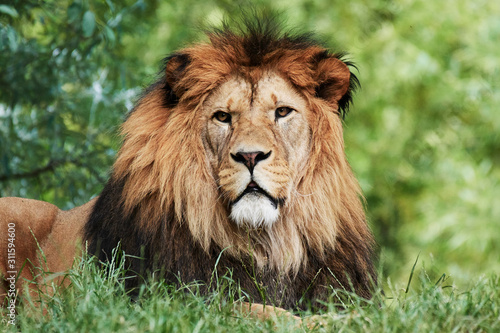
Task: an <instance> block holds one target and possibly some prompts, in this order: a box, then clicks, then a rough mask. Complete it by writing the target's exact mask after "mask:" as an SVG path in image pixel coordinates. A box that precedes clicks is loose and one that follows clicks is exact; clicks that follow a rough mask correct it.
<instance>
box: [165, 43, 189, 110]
mask: <svg viewBox="0 0 500 333" xmlns="http://www.w3.org/2000/svg"><path fill="white" fill-rule="evenodd" d="M165 60H166V64H165V80H166V83H167V87H166V90H167V91H168V92H169V95H170V96H167V99H168V104H171V105H175V104H177V102H178V100H179V98H181V96H182V94H183V92H184V89H183V88H182V86H181V85H180V84H179V82H180V81H181V78H182V77H183V75H184V71H185V69H186V67H187V66H188V64H189V56H188V55H187V54H184V53H176V54H173V55H171V56H169V57H168V58H166V59H165Z"/></svg>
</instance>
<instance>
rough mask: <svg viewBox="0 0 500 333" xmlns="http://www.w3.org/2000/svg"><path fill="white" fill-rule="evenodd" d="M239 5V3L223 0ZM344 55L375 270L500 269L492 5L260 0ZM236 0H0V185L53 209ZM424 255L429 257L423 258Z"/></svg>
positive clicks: (354, 153)
mask: <svg viewBox="0 0 500 333" xmlns="http://www.w3.org/2000/svg"><path fill="white" fill-rule="evenodd" d="M239 3H240V4H243V5H244V4H245V2H244V1H241V2H239ZM256 6H257V7H259V8H260V7H265V8H275V9H281V10H284V11H285V14H284V16H285V17H286V18H288V20H287V21H288V23H289V25H290V26H293V27H299V28H300V29H302V30H315V31H317V32H318V33H319V34H320V35H321V36H322V37H323V39H324V40H325V41H326V42H327V44H329V45H331V46H332V47H334V48H335V49H340V50H346V51H348V52H349V54H350V56H349V58H350V60H353V61H354V62H355V63H356V64H357V66H358V68H359V72H357V73H356V74H357V75H358V77H359V78H360V80H361V84H362V89H361V90H360V91H359V92H358V94H357V95H356V96H355V103H354V107H353V109H352V112H351V114H349V115H348V117H347V119H346V124H345V137H346V149H347V154H348V157H349V160H350V162H351V164H352V166H353V169H354V170H355V173H356V174H357V175H358V178H359V179H360V182H361V185H362V187H363V190H364V193H365V196H366V199H367V211H368V214H369V217H370V223H371V226H372V228H373V229H374V232H375V234H376V239H377V241H378V243H379V244H380V250H381V260H382V265H383V268H384V271H385V273H386V274H387V275H389V276H391V277H392V278H393V279H394V280H396V281H402V280H403V279H404V277H405V272H407V271H408V270H409V269H410V268H411V265H412V264H413V260H414V258H415V257H416V256H417V254H418V253H422V257H423V258H425V260H424V261H425V262H426V265H427V266H428V271H429V274H431V276H435V277H436V278H437V277H438V275H435V273H437V272H435V273H434V272H433V268H432V267H439V273H441V271H443V270H444V271H445V272H446V273H447V274H448V275H449V274H451V275H452V276H453V277H454V278H455V281H457V282H458V283H467V282H468V281H471V280H472V281H474V280H476V278H473V277H474V276H477V274H478V273H491V272H498V271H499V269H500V245H499V244H500V233H499V232H498V227H499V225H498V221H500V205H495V204H494V200H495V199H494V198H498V197H500V186H499V185H500V184H499V179H500V168H499V164H500V137H499V136H500V134H499V133H500V114H499V113H498V112H496V110H497V105H499V102H500V87H499V85H500V81H499V80H498V77H499V74H500V62H499V61H498V54H500V44H499V43H498V42H496V41H498V40H500V23H499V22H500V21H499V20H498V17H499V16H500V3H498V2H495V1H486V0H479V1H472V0H453V1H452V0H445V1H435V2H429V1H423V0H401V1H390V0H375V1H365V0H353V1H349V2H335V4H333V5H332V4H331V2H328V1H324V0H323V1H308V0H287V1H283V0H279V1H275V2H273V4H271V3H269V2H264V1H260V2H258V3H257V5H256ZM239 11H240V7H238V6H237V5H235V4H234V3H233V2H231V1H227V0H209V1H198V0H186V1H182V2H181V1H175V2H174V1H168V2H154V1H148V2H145V1H142V0H126V1H120V2H118V1H111V0H107V1H105V2H101V1H94V0H88V1H83V0H75V1H72V0H61V1H55V0H51V1H43V2H40V1H34V0H17V1H10V2H7V3H6V4H3V5H0V29H1V30H0V195H1V196H11V195H16V196H23V197H30V198H37V199H42V200H46V201H50V202H53V203H55V204H57V205H59V206H60V207H61V208H64V209H67V208H70V207H73V206H75V205H78V204H82V203H84V202H85V201H87V200H88V199H90V198H91V197H92V196H95V195H97V194H98V193H99V191H100V190H101V189H102V186H103V184H104V182H105V180H106V178H107V174H108V171H109V168H110V166H111V165H112V161H113V159H114V156H115V153H116V150H117V149H118V147H119V138H118V137H117V135H116V134H117V129H118V127H117V126H118V125H119V124H120V123H121V121H122V119H123V118H124V116H125V115H126V112H127V110H130V109H131V107H132V106H133V103H134V101H135V100H136V98H137V97H138V96H139V94H140V90H141V87H144V86H145V85H146V84H147V83H148V82H151V81H152V80H154V77H155V75H156V73H157V71H158V70H159V69H160V62H161V61H160V60H161V59H162V58H163V57H164V56H166V55H167V54H169V53H170V52H172V51H174V50H175V49H177V48H179V47H182V46H185V45H186V44H187V43H189V42H191V41H194V40H197V39H198V38H199V37H200V35H201V34H200V33H199V32H198V30H197V29H196V28H193V27H196V26H200V25H202V24H203V23H215V24H218V23H219V22H220V20H221V19H222V17H223V16H224V15H226V14H228V15H233V14H236V13H238V12H239ZM429 267H431V268H429Z"/></svg>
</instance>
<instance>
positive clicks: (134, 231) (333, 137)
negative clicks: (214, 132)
mask: <svg viewBox="0 0 500 333" xmlns="http://www.w3.org/2000/svg"><path fill="white" fill-rule="evenodd" d="M208 36H209V40H210V42H208V43H201V44H197V45H194V46H192V47H189V48H186V49H183V50H180V51H179V52H177V53H175V54H173V55H172V56H170V57H169V58H167V63H166V68H165V75H164V76H163V77H162V78H161V79H160V80H159V81H158V82H157V83H155V84H154V85H152V86H151V87H150V88H149V89H148V91H147V92H146V93H145V95H144V96H143V97H142V98H141V99H140V101H139V102H138V104H137V106H136V107H135V109H134V110H133V111H132V112H131V114H130V115H129V117H128V119H127V120H126V122H125V123H124V125H123V127H122V134H123V138H124V139H123V146H122V148H121V150H120V152H119V155H118V158H117V160H116V162H115V164H114V166H113V172H112V176H111V179H110V180H109V182H108V184H107V185H106V187H105V188H104V190H103V192H102V193H101V195H100V197H99V199H98V201H97V203H96V204H95V207H94V209H93V212H92V214H91V216H90V219H89V221H88V222H87V224H86V226H85V239H87V240H89V241H90V251H91V252H92V253H95V254H96V255H97V256H98V257H99V258H100V259H101V260H106V259H108V258H109V257H110V256H111V252H112V249H114V248H115V247H116V246H118V244H120V247H121V249H122V250H124V252H125V253H127V254H130V255H134V256H140V257H143V258H145V259H144V260H139V259H130V264H131V265H132V266H131V267H132V269H133V270H135V271H136V272H138V273H140V274H143V273H146V272H153V271H154V270H156V269H161V271H162V274H163V275H164V277H165V278H166V279H167V281H170V282H177V281H178V278H180V279H181V280H182V281H184V282H189V281H193V280H201V281H205V282H208V281H210V277H211V273H212V271H213V270H214V268H215V263H216V260H217V259H218V258H219V264H218V266H217V268H216V269H217V270H218V271H219V272H220V273H221V274H224V273H226V272H227V271H228V270H230V271H231V273H232V276H233V278H234V279H235V280H237V281H239V283H240V284H241V286H242V287H243V288H244V289H245V290H246V291H247V292H248V294H249V296H251V297H252V298H254V300H257V301H264V300H262V299H261V294H260V293H259V290H258V289H259V286H258V284H261V285H262V286H264V287H265V288H266V293H267V295H268V296H267V297H269V300H270V301H271V302H272V303H273V304H275V305H277V306H282V307H285V308H297V307H299V308H300V307H304V306H306V305H307V304H300V302H299V300H301V299H306V300H310V301H311V302H312V303H313V304H316V303H315V302H316V301H317V300H326V299H327V297H328V287H325V286H332V287H335V288H345V289H348V290H351V287H350V286H352V289H353V291H355V292H356V293H358V294H359V295H361V296H364V297H370V295H371V292H370V287H371V282H372V279H375V273H374V269H373V265H372V262H371V254H372V250H371V248H372V237H371V234H370V232H369V230H368V228H367V225H366V222H365V220H366V219H365V214H364V211H363V206H362V203H361V200H360V197H361V192H360V189H359V186H358V184H357V181H356V180H355V178H354V176H353V174H352V172H351V169H350V166H349V164H348V162H347V160H346V157H345V154H344V145H343V134H342V133H343V131H342V119H341V116H342V115H343V113H345V111H346V110H347V107H348V105H349V102H350V98H351V92H352V89H353V88H354V85H355V84H356V83H357V80H356V78H355V76H354V75H352V74H350V75H347V76H346V75H344V73H345V71H343V70H342V69H343V68H345V67H346V63H344V62H343V61H342V60H341V56H340V55H335V54H331V53H329V51H328V50H327V49H325V48H324V47H322V46H320V45H319V44H317V43H316V42H314V41H313V40H312V39H311V38H310V36H309V35H301V36H294V35H291V34H282V33H279V32H278V30H276V25H274V24H272V23H270V22H260V23H258V24H254V25H249V26H247V28H246V31H244V32H243V33H235V32H232V31H231V30H229V29H228V28H224V29H221V30H215V31H213V32H211V33H209V35H208ZM347 65H348V64H347ZM266 69H272V70H274V71H277V72H278V73H280V75H282V76H283V77H285V78H286V79H288V80H289V81H290V82H291V83H292V84H293V86H294V87H295V89H296V90H297V91H299V92H300V93H301V94H302V95H303V96H304V97H305V98H306V100H307V102H308V104H309V108H310V109H311V110H312V114H313V115H314V118H313V119H310V124H311V136H312V147H313V148H312V151H311V154H310V157H309V164H308V166H307V170H306V172H305V173H304V175H303V176H302V178H301V181H300V182H299V183H298V184H297V187H296V189H295V190H294V193H293V195H292V197H291V198H290V199H289V200H288V201H287V203H286V205H285V207H284V211H283V212H282V214H281V215H282V216H281V217H280V219H279V221H278V222H277V223H276V224H275V225H273V227H272V228H271V229H258V230H250V231H249V230H243V229H242V228H238V227H237V226H235V225H234V223H231V221H230V220H229V219H228V211H227V207H226V206H225V205H224V204H223V203H222V202H221V200H219V196H220V194H219V192H218V188H217V183H216V180H215V178H214V176H213V174H212V170H211V168H210V165H209V163H208V162H207V159H206V156H205V153H204V149H203V145H202V141H201V139H200V137H199V133H200V132H201V130H202V128H201V126H202V124H201V122H200V121H199V115H198V111H199V108H200V105H201V104H202V103H203V102H204V101H205V100H206V98H207V97H208V96H209V95H210V93H211V92H212V91H213V90H214V89H215V88H216V87H217V86H219V85H220V84H221V83H222V82H224V80H226V79H227V78H228V77H229V76H230V75H233V74H235V73H236V74H238V75H242V76H244V77H246V78H248V80H250V82H252V81H255V80H257V79H258V77H259V75H260V74H259V73H261V72H262V71H265V70H266ZM347 72H348V71H347ZM136 282H137V281H133V282H131V284H130V285H131V286H134V285H135V283H136ZM304 296H306V297H304Z"/></svg>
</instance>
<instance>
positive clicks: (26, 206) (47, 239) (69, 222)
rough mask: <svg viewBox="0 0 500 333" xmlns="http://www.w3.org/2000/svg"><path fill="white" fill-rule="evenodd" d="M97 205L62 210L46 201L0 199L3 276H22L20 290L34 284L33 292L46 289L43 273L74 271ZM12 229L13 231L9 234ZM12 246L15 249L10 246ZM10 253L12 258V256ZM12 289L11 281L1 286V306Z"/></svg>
mask: <svg viewBox="0 0 500 333" xmlns="http://www.w3.org/2000/svg"><path fill="white" fill-rule="evenodd" d="M94 203H95V200H92V201H90V202H88V203H87V204H85V205H83V206H80V207H77V208H74V209H72V210H69V211H62V210H60V209H58V208H57V207H56V206H54V205H52V204H49V203H47V202H43V201H38V200H30V199H21V198H1V199H0V230H2V233H1V235H2V237H0V250H1V251H2V255H1V260H0V275H3V276H4V277H5V278H10V277H11V276H12V274H13V273H14V274H15V275H16V274H19V277H18V278H17V282H16V287H17V288H22V285H23V283H26V282H28V281H33V284H32V287H33V289H35V285H36V286H37V287H36V288H40V289H42V290H43V289H44V284H43V282H44V281H43V278H44V277H47V275H46V274H41V273H42V272H63V271H66V270H68V269H69V268H71V265H72V264H73V261H74V259H75V257H76V256H78V255H80V251H81V249H82V247H81V244H82V239H83V226H84V225H85V222H86V221H87V220H88V217H89V215H90V212H91V211H92V208H93V206H94ZM9 229H10V230H11V232H8V231H9ZM9 234H11V235H10V236H9ZM12 236H13V237H12ZM9 239H11V240H12V241H10V240H9ZM9 243H12V244H14V246H13V247H10V246H9ZM9 249H14V250H13V251H9ZM41 252H43V256H42V255H41ZM8 253H11V254H12V255H11V256H10V257H9V256H8ZM9 259H10V260H13V261H10V260H9ZM11 265H13V266H11ZM40 268H41V269H40ZM52 282H53V281H52ZM9 289H10V279H9V280H8V281H2V283H0V304H3V298H4V297H5V295H6V294H7V292H8V291H9Z"/></svg>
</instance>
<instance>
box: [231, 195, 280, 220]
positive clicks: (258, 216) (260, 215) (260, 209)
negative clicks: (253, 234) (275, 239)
mask: <svg viewBox="0 0 500 333" xmlns="http://www.w3.org/2000/svg"><path fill="white" fill-rule="evenodd" d="M278 217H279V207H277V206H276V205H274V204H273V202H271V200H269V199H268V198H267V197H266V196H264V195H262V194H259V193H256V194H254V193H249V194H246V195H244V196H243V197H242V198H241V199H240V200H238V201H237V202H236V203H234V204H233V205H232V206H231V215H230V218H231V219H232V220H233V221H234V222H235V223H236V224H237V225H238V226H246V227H250V228H253V229H256V228H260V227H264V228H268V227H271V226H272V225H273V223H274V222H276V221H277V220H278Z"/></svg>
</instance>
